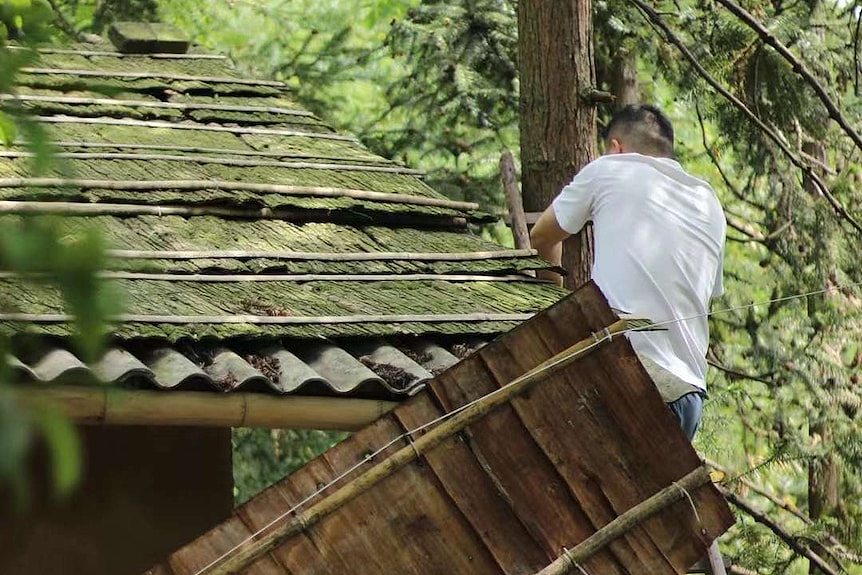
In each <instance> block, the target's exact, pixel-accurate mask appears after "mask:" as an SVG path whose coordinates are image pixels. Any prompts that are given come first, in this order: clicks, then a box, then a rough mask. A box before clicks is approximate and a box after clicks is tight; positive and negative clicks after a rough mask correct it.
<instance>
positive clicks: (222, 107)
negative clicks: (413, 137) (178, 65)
mask: <svg viewBox="0 0 862 575" xmlns="http://www.w3.org/2000/svg"><path fill="white" fill-rule="evenodd" d="M0 101H8V102H46V103H56V104H81V105H93V104H95V105H106V106H129V107H133V108H165V109H169V110H214V111H220V112H249V113H261V114H262V113H269V114H284V115H286V116H303V117H310V118H314V117H315V116H314V113H312V112H309V111H308V110H297V109H290V108H279V107H273V106H239V105H232V104H208V103H203V102H200V103H196V102H162V101H160V100H125V99H122V98H81V97H74V96H39V95H32V94H0Z"/></svg>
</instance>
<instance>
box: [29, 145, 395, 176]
mask: <svg viewBox="0 0 862 575" xmlns="http://www.w3.org/2000/svg"><path fill="white" fill-rule="evenodd" d="M14 145H16V146H26V145H27V142H25V141H20V140H18V141H16V142H15V144H14ZM53 145H54V146H56V147H57V148H85V149H87V148H94V149H117V150H130V149H134V150H164V151H171V152H187V153H192V154H222V155H227V156H251V157H262V158H302V159H309V160H332V161H341V162H346V161H351V162H354V163H357V164H360V165H378V164H379V165H384V166H385V165H390V166H391V165H395V166H398V164H396V163H395V162H393V161H391V160H387V159H385V158H381V157H372V156H370V152H369V157H368V158H358V159H351V158H345V157H343V156H337V155H325V154H313V153H311V154H304V153H301V152H295V151H290V150H284V151H280V152H279V151H261V150H252V149H230V148H208V147H200V146H175V145H171V144H131V143H110V142H87V141H78V142H75V141H63V140H61V141H57V142H53ZM398 167H404V166H398ZM405 169H406V168H405Z"/></svg>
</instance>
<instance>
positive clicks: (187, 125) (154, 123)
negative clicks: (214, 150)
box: [35, 116, 356, 142]
mask: <svg viewBox="0 0 862 575" xmlns="http://www.w3.org/2000/svg"><path fill="white" fill-rule="evenodd" d="M35 119H36V120H38V121H39V122H42V123H46V124H93V125H99V124H101V125H108V126H138V127H141V128H166V129H169V130H199V131H202V132H228V133H231V134H256V135H262V136H284V137H301V138H317V139H321V140H337V141H343V142H356V138H354V137H353V136H345V135H343V134H337V133H335V132H312V131H301V130H278V129H275V128H254V127H247V126H214V125H212V124H197V123H193V122H188V121H186V122H182V123H180V122H163V121H159V120H133V119H129V118H82V117H78V116H36V117H35Z"/></svg>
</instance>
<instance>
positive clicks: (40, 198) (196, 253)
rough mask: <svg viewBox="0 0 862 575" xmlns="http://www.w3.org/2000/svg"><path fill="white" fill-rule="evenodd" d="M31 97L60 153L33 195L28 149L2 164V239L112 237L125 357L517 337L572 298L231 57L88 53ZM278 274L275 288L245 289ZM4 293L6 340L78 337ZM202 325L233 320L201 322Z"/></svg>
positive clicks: (21, 99) (66, 54)
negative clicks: (39, 225) (27, 222)
mask: <svg viewBox="0 0 862 575" xmlns="http://www.w3.org/2000/svg"><path fill="white" fill-rule="evenodd" d="M18 80H19V83H20V87H19V89H18V91H17V93H16V95H15V98H17V105H20V106H21V107H22V108H23V109H24V110H26V111H27V112H28V113H30V114H32V115H33V116H34V117H36V118H37V119H38V120H39V121H40V122H41V123H42V124H43V125H44V127H45V129H46V131H47V133H48V134H49V136H50V137H51V139H52V140H54V141H55V142H56V148H57V151H58V154H57V156H56V158H55V161H54V164H53V167H52V169H51V171H50V172H49V173H47V174H40V178H41V179H38V180H37V179H34V177H33V174H32V173H31V171H30V169H31V157H30V156H31V155H30V153H29V152H28V148H27V146H26V143H25V142H16V143H15V145H13V146H10V147H8V148H5V149H3V150H0V201H3V202H4V215H2V216H0V226H2V227H3V228H4V229H6V230H9V229H15V227H16V226H18V225H20V224H21V223H22V220H23V218H32V217H40V216H36V215H34V211H35V212H45V211H49V212H60V213H65V212H68V213H69V215H68V216H67V217H64V218H62V219H61V220H60V222H59V225H60V226H61V228H62V230H63V233H64V235H67V236H74V235H75V234H76V233H80V232H81V231H82V230H84V229H88V228H90V227H96V228H98V229H99V230H101V232H102V233H103V235H104V237H105V239H106V242H107V244H108V246H109V248H110V249H111V250H112V251H111V256H112V257H111V258H110V259H109V263H108V269H109V273H113V274H114V275H113V276H112V279H108V280H106V286H105V289H107V290H112V291H111V293H116V294H117V297H118V298H120V301H122V302H123V306H124V310H125V311H124V315H122V316H118V317H117V318H114V321H113V322H112V323H111V325H110V329H111V330H112V334H113V335H114V337H115V340H116V341H119V342H126V344H128V345H133V344H134V342H135V341H137V340H139V339H141V338H145V339H146V340H147V341H162V342H166V344H167V345H179V344H180V343H181V342H183V341H194V340H202V339H203V340H211V341H225V342H234V341H239V340H240V339H242V340H244V341H249V340H254V338H257V337H265V338H267V340H268V341H271V340H272V338H282V341H287V340H285V339H284V338H288V339H290V338H294V339H295V338H300V339H303V340H305V339H310V338H320V337H325V338H331V339H333V340H344V341H351V340H356V339H357V338H360V339H361V338H368V337H381V336H382V337H403V336H413V335H422V336H425V337H427V336H431V337H434V336H435V334H437V335H439V336H440V337H449V336H452V337H464V338H469V337H473V336H476V335H479V334H483V335H485V336H487V335H490V334H494V333H499V332H501V331H505V330H507V329H510V328H511V327H513V326H514V325H516V324H517V322H518V321H519V319H518V318H521V317H528V316H529V315H530V314H532V313H535V312H537V311H539V310H540V309H543V308H544V307H546V306H548V305H550V304H551V303H553V302H554V301H556V300H557V299H558V298H559V297H560V296H561V295H562V293H563V292H562V290H559V289H557V288H556V287H554V286H551V285H549V284H545V283H538V282H536V281H534V280H533V279H532V278H531V277H529V276H528V275H527V274H525V273H524V272H526V271H528V270H536V269H543V268H546V267H547V264H546V262H543V261H542V260H540V259H539V258H537V257H536V256H535V254H531V253H529V252H524V251H516V250H508V249H506V248H503V247H501V246H499V245H495V244H493V243H490V242H487V241H484V240H482V239H481V238H479V237H477V236H476V235H473V234H472V233H470V230H469V228H470V224H473V223H481V222H483V221H489V220H490V219H492V218H490V217H489V216H488V215H487V214H485V213H483V212H481V211H480V210H478V209H477V206H475V205H470V204H469V203H467V202H448V201H447V200H446V198H445V197H444V196H442V195H441V194H439V193H437V192H436V191H435V190H433V189H431V188H430V187H429V186H428V185H427V184H426V183H425V181H424V179H423V177H422V174H421V173H420V172H418V171H417V170H414V169H410V168H409V167H406V166H402V165H399V164H397V163H395V162H392V161H390V160H388V159H386V158H383V157H380V156H378V155H376V154H374V153H372V152H371V151H369V150H368V149H367V148H365V147H364V146H363V145H362V144H361V143H360V142H358V141H357V140H356V139H355V138H353V137H352V136H351V135H349V134H343V133H339V132H338V131H337V130H335V129H334V128H332V127H331V126H328V125H327V124H326V123H325V122H324V121H323V120H321V119H320V118H318V117H316V116H315V115H314V114H312V113H311V112H309V111H307V110H305V109H303V108H302V106H301V105H300V104H299V103H298V102H297V101H296V99H295V98H294V97H293V95H292V94H291V92H290V90H289V89H288V88H287V87H286V86H284V85H283V84H281V83H280V82H277V81H273V80H256V79H253V78H247V77H244V76H242V75H241V74H239V73H238V72H237V71H236V69H234V68H233V66H232V65H231V63H230V62H229V61H228V60H227V59H225V58H222V57H218V56H216V55H211V54H203V53H200V52H195V51H193V52H192V53H190V54H186V55H128V54H120V53H117V52H116V51H114V49H113V47H112V46H111V45H110V44H109V43H107V42H105V43H102V44H75V45H70V46H63V47H60V48H54V49H45V50H43V51H42V53H41V55H40V59H39V61H38V62H36V63H34V64H32V65H31V67H29V68H27V69H25V70H24V71H23V73H22V74H21V75H20V77H19V79H18ZM3 98H4V99H5V100H8V99H10V98H11V97H10V96H3ZM127 182H137V183H139V184H136V185H138V186H139V189H126V188H124V184H123V183H127ZM141 182H143V184H140V183H141ZM148 182H151V183H152V184H151V185H150V184H148ZM195 182H196V183H197V184H194V183H195ZM116 183H119V184H116ZM190 184H191V187H190ZM234 184H243V185H247V184H255V185H257V186H256V187H255V189H235V188H236V187H237V185H234ZM261 186H262V187H261ZM115 188H117V189H115ZM292 190H305V191H308V190H311V192H309V193H306V192H302V193H294V191H292ZM315 190H325V191H326V193H325V194H324V193H317V192H315ZM368 192H371V194H368ZM58 202H62V203H58ZM73 208H74V209H73ZM163 209H164V211H165V212H166V213H162V210H163ZM73 212H74V213H73ZM118 274H119V277H118ZM189 274H194V275H195V277H194V278H192V276H190V275H189ZM267 274H279V279H275V278H267V279H268V280H269V281H251V280H250V279H249V278H250V277H251V276H258V278H257V279H260V278H259V276H261V275H267ZM297 274H305V275H306V276H307V277H303V278H296V277H292V276H296V275H297ZM452 274H456V275H458V276H459V277H457V278H453V276H452ZM216 275H217V276H221V277H220V278H219V281H208V280H207V276H216ZM348 276H349V277H348ZM375 276H377V277H375ZM400 276H405V277H403V278H402V277H400ZM447 276H449V277H447ZM0 294H2V295H0V332H2V333H3V334H14V333H22V332H27V333H36V334H43V335H45V336H62V337H65V336H67V335H69V333H70V327H69V323H68V322H67V321H66V320H65V319H64V318H63V314H64V313H65V306H64V304H63V301H62V298H61V297H60V295H59V294H58V292H57V291H56V290H55V289H54V288H53V287H50V286H48V285H46V284H44V283H42V282H39V281H32V280H29V279H28V280H24V279H21V278H17V277H14V276H10V275H9V274H4V275H3V279H2V280H0ZM165 316H168V317H174V318H191V319H190V320H189V321H187V322H185V323H184V322H183V321H180V320H177V321H170V322H159V321H157V320H158V318H160V317H161V318H163V317H165ZM203 316H207V317H209V318H210V320H212V318H219V317H224V318H233V319H231V320H230V321H228V320H225V321H224V322H219V321H206V322H198V321H194V318H195V317H203ZM238 316H244V317H245V316H261V317H270V318H271V317H274V316H275V317H278V316H282V317H291V318H293V320H291V322H290V323H267V322H262V323H261V322H254V321H252V322H242V321H240V320H238V319H237V317H238ZM49 317H52V318H53V319H51V320H50V321H49V319H48V318H49ZM321 317H326V318H333V317H334V318H340V319H341V320H344V318H358V319H356V321H348V320H344V321H329V322H319V321H316V320H315V318H317V319H319V318H321ZM304 318H307V319H308V321H307V322H306V321H305V320H304ZM387 318H391V321H390V320H389V319H387ZM25 319H26V320H29V321H25ZM126 344H123V345H126ZM285 345H286V344H285Z"/></svg>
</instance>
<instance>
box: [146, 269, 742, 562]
mask: <svg viewBox="0 0 862 575" xmlns="http://www.w3.org/2000/svg"><path fill="white" fill-rule="evenodd" d="M631 327H632V324H631V323H630V322H629V321H627V320H620V319H618V318H617V317H616V316H615V314H614V313H613V312H612V311H611V310H610V308H609V307H608V306H607V303H606V302H605V301H604V298H603V297H602V295H601V294H600V293H599V291H598V290H597V289H596V288H595V287H594V286H592V285H587V286H585V287H584V288H582V289H581V290H579V291H578V292H576V293H575V294H573V295H572V296H569V297H567V298H565V299H564V300H563V301H561V302H560V303H558V304H557V305H555V306H553V307H552V308H550V309H549V310H547V311H545V312H543V313H542V314H540V315H539V316H538V317H536V318H534V319H532V320H530V321H528V322H526V323H524V324H522V325H521V326H519V327H517V328H516V329H514V330H512V331H511V332H509V333H507V334H505V335H503V336H502V337H500V338H498V339H496V340H494V341H493V342H492V343H491V344H489V345H487V346H486V347H483V348H482V349H481V350H479V351H478V352H477V353H476V354H474V355H472V356H471V357H469V358H467V359H465V360H464V361H462V362H460V363H458V364H457V365H455V366H454V367H452V368H451V369H449V370H446V371H445V372H443V373H442V374H441V375H439V376H438V377H436V378H435V379H433V380H432V381H431V382H429V384H428V385H427V386H426V387H425V388H424V389H423V390H421V391H420V392H418V393H417V394H416V395H415V396H414V397H413V398H411V399H410V400H409V401H408V402H406V403H404V404H402V405H400V406H398V407H397V408H395V409H394V410H393V411H391V412H389V413H388V414H387V415H385V416H383V417H381V418H380V419H378V420H377V421H376V422H374V423H373V424H372V425H369V426H368V427H366V428H364V429H363V430H362V431H360V432H358V433H355V434H354V435H352V436H351V437H350V438H349V439H347V440H345V441H344V442H342V443H340V444H339V445H337V446H335V447H334V448H332V449H330V450H329V451H327V452H326V453H324V454H323V455H321V456H320V457H319V458H317V459H316V460H314V461H312V462H311V463H309V464H308V465H306V466H305V467H304V468H302V469H300V470H299V471H297V472H295V473H293V474H291V475H290V476H289V477H286V478H285V479H284V480H282V481H280V482H278V483H277V484H275V485H273V486H272V487H270V488H269V489H267V490H266V491H264V492H263V493H261V494H260V495H258V496H257V497H255V498H254V499H252V500H251V501H249V502H248V503H246V504H245V505H243V506H242V507H240V508H239V509H237V510H236V511H235V512H234V513H233V515H232V516H231V518H230V519H228V520H227V521H225V522H223V523H222V524H220V525H218V526H216V527H215V528H213V529H212V530H211V531H210V532H208V533H207V534H206V535H203V536H202V537H200V538H198V539H197V540H196V541H194V542H192V543H190V544H188V545H186V546H184V547H183V548H181V549H179V550H178V551H176V552H175V553H173V554H171V555H170V556H169V557H168V558H167V559H166V560H165V561H163V562H162V563H160V564H159V565H157V566H155V567H153V568H152V569H151V570H150V571H148V572H147V573H148V575H225V574H227V573H245V574H264V573H265V574H268V575H287V574H302V575H323V574H329V573H351V574H354V575H366V574H367V575H373V574H379V573H400V574H414V575H431V574H441V575H442V574H444V573H445V574H447V575H457V574H464V575H474V574H483V575H533V574H537V575H562V574H564V573H566V574H568V573H571V574H574V575H584V574H588V575H642V574H645V573H649V574H650V575H676V574H679V573H685V572H686V570H687V569H688V568H689V567H690V566H692V564H694V563H695V561H696V560H697V559H699V558H700V557H702V556H704V555H705V554H706V549H707V547H708V546H709V545H710V544H711V542H712V541H713V540H714V539H715V538H716V537H717V536H718V535H720V534H721V533H722V532H724V531H725V530H726V529H727V528H728V527H729V526H730V525H731V524H732V522H733V517H732V514H731V513H730V510H729V508H728V506H727V503H726V502H725V501H724V498H723V497H722V496H721V494H720V493H719V492H718V491H717V490H716V488H715V487H714V486H713V485H712V483H711V482H710V478H709V472H708V470H707V469H706V468H705V466H704V465H703V463H702V462H701V461H700V459H699V458H698V457H697V455H696V454H695V452H694V449H692V447H691V444H690V443H689V442H688V440H687V438H686V437H685V436H684V434H683V433H682V431H681V430H680V428H679V425H678V423H677V421H676V419H675V418H674V417H673V416H672V415H671V413H670V411H669V410H668V409H667V408H666V407H665V405H664V404H663V402H662V400H661V398H660V396H659V394H658V392H657V391H656V389H655V385H654V384H653V382H652V380H651V379H650V377H649V376H648V375H647V373H646V372H645V370H644V369H643V366H642V365H641V364H640V361H639V360H638V358H637V356H636V355H635V354H634V352H633V351H632V349H631V346H630V345H629V343H628V341H627V339H626V338H625V337H623V336H622V335H621V334H622V333H623V332H625V331H627V330H628V329H630V328H631ZM615 336H616V337H615ZM662 505H663V506H662ZM648 509H649V510H652V514H649V513H648V511H647V510H648Z"/></svg>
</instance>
